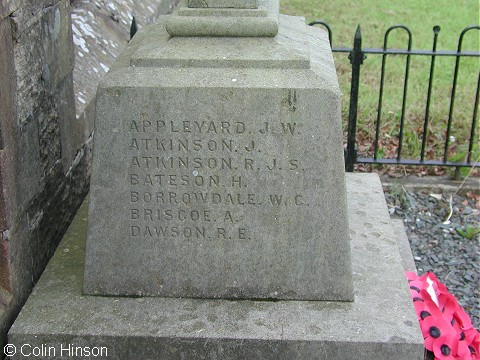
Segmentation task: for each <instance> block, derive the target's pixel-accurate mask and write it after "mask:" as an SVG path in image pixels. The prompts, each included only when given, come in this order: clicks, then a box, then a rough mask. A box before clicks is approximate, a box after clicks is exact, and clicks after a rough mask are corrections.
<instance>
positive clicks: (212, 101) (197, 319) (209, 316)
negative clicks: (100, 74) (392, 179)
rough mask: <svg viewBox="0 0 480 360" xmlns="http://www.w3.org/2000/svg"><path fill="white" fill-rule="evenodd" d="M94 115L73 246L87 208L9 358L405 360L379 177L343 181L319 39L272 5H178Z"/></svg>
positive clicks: (404, 324)
mask: <svg viewBox="0 0 480 360" xmlns="http://www.w3.org/2000/svg"><path fill="white" fill-rule="evenodd" d="M96 111H97V118H96V125H95V142H94V154H93V156H94V163H93V169H92V181H91V193H90V204H89V211H88V230H87V214H86V205H85V206H84V207H83V208H82V210H81V211H80V212H79V214H78V215H77V218H76V219H75V221H74V223H73V224H72V226H71V229H70V231H69V233H68V234H67V235H66V237H65V239H64V241H63V242H62V244H61V245H60V247H59V249H58V251H57V253H56V254H55V256H54V258H53V259H52V261H51V262H50V264H49V266H48V268H47V269H46V271H45V273H44V275H43V277H42V279H41V280H40V282H39V283H38V284H37V287H36V291H35V292H34V294H32V296H31V298H30V299H29V301H28V302H27V304H26V306H25V307H24V309H23V310H22V313H21V314H20V315H19V317H18V319H17V321H16V322H15V324H14V326H13V327H12V329H11V330H10V333H9V340H10V342H11V343H12V344H14V345H15V346H17V348H18V349H21V346H22V344H26V343H28V344H29V346H31V347H32V346H33V347H38V348H39V349H46V350H49V351H50V353H49V354H47V355H48V356H44V358H49V356H50V358H51V357H52V356H53V357H54V358H65V359H66V358H69V359H71V358H78V359H80V358H84V357H85V352H87V351H88V352H89V354H92V353H98V354H100V353H101V354H102V355H103V357H104V358H109V359H139V358H141V359H159V358H160V359H248V358H251V359H323V360H331V359H339V360H354V359H355V360H356V359H372V360H374V359H378V360H384V359H389V360H411V359H419V360H420V359H421V358H422V354H423V339H422V336H421V333H420V329H419V327H418V323H417V319H416V315H415V312H414V310H413V305H412V303H411V299H410V295H409V289H408V286H407V281H406V279H405V276H404V270H403V268H402V264H401V257H400V255H399V251H398V246H397V242H396V241H395V240H396V238H395V235H394V231H393V228H392V224H391V221H390V218H389V215H388V212H387V209H386V206H385V200H384V197H383V192H382V188H381V184H380V182H379V180H378V176H376V175H372V174H350V175H349V176H347V177H346V176H345V173H344V164H343V149H342V132H341V117H340V91H339V88H338V82H337V77H336V73H335V67H334V63H333V58H332V54H331V50H330V46H329V43H328V37H327V35H326V33H325V32H324V31H322V30H319V29H314V28H307V27H306V25H305V21H304V19H303V18H297V17H289V16H279V15H278V3H276V2H274V1H258V2H257V1H253V0H246V1H240V0H231V1H227V0H203V1H197V0H189V1H188V2H186V3H184V4H181V5H180V7H179V8H178V10H177V12H176V13H175V14H174V15H172V16H168V17H164V18H162V19H161V20H160V22H159V23H158V24H156V25H152V26H148V27H144V28H143V29H142V31H140V32H139V33H138V34H137V35H136V36H135V38H134V39H133V41H132V42H131V43H130V46H129V48H128V49H127V50H126V51H125V53H124V54H123V56H122V57H121V58H120V59H119V61H118V62H117V64H116V65H115V66H114V67H113V68H111V70H110V73H109V74H108V75H107V76H106V77H105V80H104V81H103V82H102V84H101V85H100V86H99V88H98V97H97V107H96ZM401 239H404V238H402V237H401ZM399 241H404V240H399ZM403 245H404V244H403ZM65 349H67V350H65ZM69 349H78V351H79V352H75V353H72V352H71V351H70V350H69ZM72 351H73V350H72ZM82 356H83V357H82ZM16 358H19V359H20V358H22V357H21V356H20V355H19V354H17V355H16V356H13V359H16Z"/></svg>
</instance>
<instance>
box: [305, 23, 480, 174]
mask: <svg viewBox="0 0 480 360" xmlns="http://www.w3.org/2000/svg"><path fill="white" fill-rule="evenodd" d="M309 25H311V26H314V25H322V26H324V27H325V28H326V30H327V31H328V37H329V40H330V44H332V30H331V28H330V26H329V25H328V24H327V23H326V22H324V21H322V20H317V21H313V22H311V23H310V24H309ZM394 30H399V31H404V32H405V33H406V34H407V37H408V41H407V48H406V49H389V48H388V38H389V35H390V33H391V32H392V31H394ZM471 30H480V26H478V25H474V26H469V27H466V28H465V29H464V30H463V31H462V33H461V34H460V36H459V39H458V47H457V50H456V51H445V50H437V42H438V34H439V32H440V27H439V26H435V27H434V28H433V33H434V37H433V46H432V50H412V33H411V31H410V29H409V28H408V27H406V26H404V25H395V26H392V27H390V28H389V29H388V30H387V31H386V32H385V36H384V42H383V48H381V49H370V48H365V49H364V48H362V34H361V30H360V26H358V28H357V31H356V32H355V37H354V41H353V48H346V47H333V46H332V51H333V52H337V53H348V54H349V55H348V58H349V59H350V64H351V65H352V79H351V88H350V108H349V115H348V134H347V146H346V150H345V169H346V171H353V168H354V165H355V164H356V163H364V164H387V165H388V164H392V165H393V164H396V165H413V166H415V165H429V166H450V167H457V168H460V167H473V166H475V167H477V166H479V165H480V163H479V162H478V159H473V158H472V156H473V155H472V154H473V152H474V144H475V142H476V141H478V137H476V136H475V132H476V129H477V118H478V105H479V88H480V68H479V72H478V81H477V87H476V91H475V94H476V95H475V100H474V103H475V104H474V109H473V115H472V123H471V126H470V135H469V139H458V141H459V142H461V141H464V142H465V144H466V143H468V153H467V155H466V161H463V162H462V161H458V162H457V161H449V160H448V151H449V145H450V134H451V129H452V119H453V110H454V106H455V95H456V89H457V81H458V72H459V65H460V59H461V58H462V57H480V53H479V52H474V51H463V50H462V44H463V39H464V36H465V34H466V33H467V32H469V31H471ZM366 54H378V55H382V68H381V72H380V90H379V98H378V108H377V118H376V126H375V140H374V150H373V157H371V158H368V157H358V156H357V150H356V134H357V109H358V99H359V83H360V72H361V66H362V64H363V62H364V60H365V59H366ZM388 55H403V56H406V61H405V75H404V82H403V95H402V107H401V114H400V128H399V134H398V147H397V154H396V157H395V158H382V157H381V156H379V137H380V132H381V124H382V103H383V99H384V83H385V64H386V59H387V56H388ZM411 56H429V57H430V74H429V78H428V79H429V80H428V90H427V100H426V104H425V116H424V121H423V134H422V145H421V150H420V158H419V159H405V158H403V157H402V146H403V142H404V141H403V140H404V139H403V136H404V128H405V110H406V104H407V90H408V78H409V71H410V59H411ZM439 56H441V57H443V56H449V57H455V58H456V61H455V70H454V76H453V82H452V90H451V95H450V106H449V113H448V120H447V129H446V136H445V142H444V143H443V156H442V158H441V159H437V160H431V159H428V160H427V159H426V158H425V154H426V145H427V138H428V131H429V119H430V104H431V99H432V84H433V79H434V73H435V60H436V58H437V57H439ZM479 63H480V62H479ZM439 145H442V144H439Z"/></svg>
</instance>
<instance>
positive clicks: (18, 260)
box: [0, 0, 172, 348]
mask: <svg viewBox="0 0 480 360" xmlns="http://www.w3.org/2000/svg"><path fill="white" fill-rule="evenodd" d="M134 3H135V5H134ZM171 3H172V1H169V0H142V1H135V2H134V1H133V0H128V1H120V0H115V1H100V0H98V1H73V0H34V1H31V0H4V1H2V2H1V3H0V49H1V51H0V235H1V236H0V345H1V347H2V348H3V344H4V342H5V341H6V332H7V330H8V328H9V326H10V324H11V323H12V321H13V319H14V318H15V317H16V315H17V314H18V312H19V310H20V308H21V306H22V305H23V303H24V302H25V301H26V299H27V297H28V295H29V293H30V292H31V289H32V288H33V285H34V284H35V282H36V281H37V279H38V278H39V276H40V274H41V273H42V271H43V269H44V268H45V266H46V264H47V262H48V260H49V259H50V257H51V256H52V254H53V252H54V251H55V248H56V246H57V244H58V242H59V241H60V239H61V238H62V236H63V234H64V232H65V230H66V228H67V227H68V225H69V223H70V221H71V219H72V217H73V216H74V214H75V212H76V209H77V208H78V206H79V205H80V203H81V202H82V201H83V199H84V197H85V195H86V193H87V192H88V186H89V177H90V161H91V139H92V132H93V112H94V103H95V101H94V100H95V91H96V84H97V83H98V81H99V80H100V78H101V77H102V76H103V75H104V74H105V73H106V71H108V68H109V67H110V66H111V64H112V63H113V62H114V60H115V58H116V57H117V56H118V55H119V53H120V52H121V51H122V50H123V48H124V47H125V45H126V44H127V42H128V39H129V30H130V21H131V16H132V14H135V16H136V17H137V19H138V20H139V24H142V23H148V22H152V21H153V20H154V19H155V18H156V17H157V16H158V15H159V14H160V13H166V12H168V11H169V9H170V7H171V5H170V4H171ZM72 20H73V22H72Z"/></svg>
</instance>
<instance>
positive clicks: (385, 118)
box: [280, 0, 480, 161]
mask: <svg viewBox="0 0 480 360" xmlns="http://www.w3.org/2000/svg"><path fill="white" fill-rule="evenodd" d="M280 5H281V12H282V13H283V14H288V15H298V16H304V17H305V18H306V20H307V22H310V21H312V20H317V19H322V20H325V21H326V22H327V23H329V25H330V27H331V28H332V32H333V41H332V42H333V46H334V47H338V46H345V47H351V46H352V44H353V36H354V34H355V29H356V27H357V25H358V24H360V25H361V29H362V37H363V47H364V48H381V47H383V41H384V34H385V31H386V30H387V29H388V28H389V27H390V26H392V25H396V24H403V25H406V26H408V28H409V29H410V30H411V32H412V49H424V50H431V49H432V44H433V30H432V28H433V27H434V26H435V25H439V26H440V27H441V31H440V33H439V37H438V43H437V50H456V49H457V43H458V37H459V35H460V33H461V31H462V30H463V29H464V28H465V27H466V26H468V25H478V24H479V1H478V0H459V1H447V0H437V1H435V2H433V1H426V0H404V1H401V2H400V1H379V0H359V1H355V2H352V1H346V0H337V1H312V0H281V1H280ZM479 37H480V31H479V30H471V31H470V32H469V33H467V35H466V36H465V38H464V41H463V50H469V51H477V52H478V50H479ZM388 47H389V48H406V47H407V36H406V33H405V32H401V31H395V32H392V33H391V35H390V37H389V44H388ZM335 62H336V66H337V72H338V75H339V80H340V86H341V88H342V92H343V94H344V99H343V118H344V126H345V128H346V120H347V116H348V115H347V114H348V105H349V101H348V97H349V93H350V76H351V66H350V64H349V61H348V58H347V54H339V53H337V54H335ZM381 62H382V56H381V55H373V54H370V55H368V58H367V59H366V60H365V61H364V65H363V66H362V72H361V77H360V83H361V84H360V102H359V115H358V142H359V145H360V150H361V151H362V152H364V153H368V154H370V155H371V154H372V143H373V138H374V129H375V124H376V118H377V107H378V96H379V84H380V69H381ZM386 64H387V65H386V75H385V90H384V98H383V106H382V113H381V115H382V120H381V124H382V136H381V144H382V148H381V152H380V155H382V156H386V157H392V156H394V155H395V154H394V152H395V150H396V146H397V145H398V141H397V140H396V138H397V135H398V129H399V118H400V113H401V106H402V101H401V100H402V92H403V81H404V72H405V56H392V55H389V56H388V57H387V62H386ZM454 66H455V58H454V57H448V58H446V57H437V59H436V63H435V77H434V81H433V88H432V98H431V105H430V106H431V108H430V117H429V124H430V125H429V136H428V138H427V139H428V146H427V154H426V158H427V159H441V156H442V155H443V144H444V141H445V133H446V123H447V119H448V110H449V106H450V93H451V89H452V82H453V73H454ZM479 69H480V58H478V57H477V58H462V60H461V61H460V72H459V76H458V85H457V90H456V93H457V95H456V98H455V108H454V113H453V119H454V120H453V121H454V122H453V126H452V133H451V135H452V136H453V137H454V138H455V141H454V142H452V144H451V146H450V151H449V153H450V155H449V156H450V158H451V159H454V157H456V158H455V160H456V161H462V160H464V159H463V158H464V157H465V156H466V149H467V146H468V141H469V137H470V127H471V124H472V118H473V108H474V100H475V90H476V87H477V81H478V72H479ZM429 70H430V57H428V56H412V57H411V63H410V77H409V80H408V94H407V107H406V114H405V130H404V131H405V135H404V142H403V151H402V157H404V158H418V157H419V154H420V148H421V142H422V132H423V130H422V128H423V121H424V119H425V106H426V99H427V89H428V79H429ZM477 139H478V137H477ZM479 153H480V152H479V150H478V149H477V151H476V152H475V154H474V158H473V160H476V161H478V156H479V155H478V154H479Z"/></svg>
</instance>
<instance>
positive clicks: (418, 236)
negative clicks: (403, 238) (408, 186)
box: [385, 186, 480, 329]
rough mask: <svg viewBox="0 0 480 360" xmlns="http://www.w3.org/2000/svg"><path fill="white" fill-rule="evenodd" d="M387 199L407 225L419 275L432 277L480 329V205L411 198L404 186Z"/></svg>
mask: <svg viewBox="0 0 480 360" xmlns="http://www.w3.org/2000/svg"><path fill="white" fill-rule="evenodd" d="M385 198H386V200H387V204H388V207H389V211H390V215H391V216H392V217H394V218H401V219H403V222H404V224H405V229H406V231H407V235H408V238H409V240H410V246H411V248H412V253H413V256H414V260H415V264H416V266H417V270H418V273H419V274H420V275H421V274H424V273H425V272H428V271H431V272H433V273H434V274H435V275H436V276H437V277H438V279H439V280H440V281H441V282H443V283H444V284H445V285H446V286H447V288H448V290H449V291H450V292H451V293H452V294H454V295H455V296H456V297H457V299H458V302H459V303H460V305H461V306H462V307H463V308H464V310H465V311H467V313H468V314H469V315H470V317H471V319H472V322H473V325H474V326H475V327H476V328H477V329H479V328H480V306H479V304H480V236H479V234H478V233H475V232H476V231H478V230H479V226H480V225H479V219H480V209H478V208H477V207H478V203H476V201H475V199H472V198H469V197H467V196H465V195H450V194H432V193H428V192H423V191H422V192H411V191H406V190H405V189H404V188H403V187H401V186H398V187H395V186H394V187H392V188H391V189H390V190H387V191H386V192H385ZM450 198H452V200H451V202H450ZM477 201H478V199H477ZM450 213H452V214H451V217H450V218H449V215H450ZM448 218H449V221H446V220H447V219H448ZM468 232H469V233H468ZM462 234H463V235H462Z"/></svg>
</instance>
